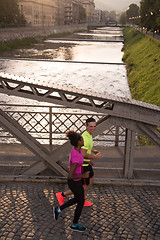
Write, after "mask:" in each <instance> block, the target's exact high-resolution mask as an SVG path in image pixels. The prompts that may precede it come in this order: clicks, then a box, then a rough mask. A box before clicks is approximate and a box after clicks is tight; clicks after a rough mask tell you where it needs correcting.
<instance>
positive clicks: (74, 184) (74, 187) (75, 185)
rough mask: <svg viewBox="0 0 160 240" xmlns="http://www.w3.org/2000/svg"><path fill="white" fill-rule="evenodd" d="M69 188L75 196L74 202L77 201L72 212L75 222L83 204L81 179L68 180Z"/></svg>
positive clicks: (75, 222)
mask: <svg viewBox="0 0 160 240" xmlns="http://www.w3.org/2000/svg"><path fill="white" fill-rule="evenodd" d="M68 185H69V188H70V189H71V191H72V192H73V194H74V196H75V202H76V203H77V207H76V209H75V213H74V219H73V223H74V224H77V223H78V220H79V218H80V216H81V212H82V208H83V205H84V188H83V185H82V181H81V180H80V181H69V182H68Z"/></svg>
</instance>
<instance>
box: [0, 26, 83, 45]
mask: <svg viewBox="0 0 160 240" xmlns="http://www.w3.org/2000/svg"><path fill="white" fill-rule="evenodd" d="M82 30H83V31H84V30H87V24H78V25H63V26H54V27H45V26H42V27H22V28H1V29H0V42H5V41H9V40H13V39H23V38H26V37H37V36H47V35H50V34H53V33H62V32H70V33H72V32H74V31H82Z"/></svg>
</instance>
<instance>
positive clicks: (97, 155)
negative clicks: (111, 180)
mask: <svg viewBox="0 0 160 240" xmlns="http://www.w3.org/2000/svg"><path fill="white" fill-rule="evenodd" d="M81 151H82V155H83V157H84V158H86V159H90V162H88V161H86V162H85V161H84V163H88V164H90V165H94V162H93V161H92V159H100V158H101V157H102V155H101V153H100V152H97V153H93V154H88V153H87V149H83V148H81Z"/></svg>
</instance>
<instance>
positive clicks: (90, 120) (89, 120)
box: [86, 117, 96, 126]
mask: <svg viewBox="0 0 160 240" xmlns="http://www.w3.org/2000/svg"><path fill="white" fill-rule="evenodd" d="M95 121H96V120H95V119H94V118H92V117H91V118H88V119H87V120H86V125H87V126H88V123H90V122H95Z"/></svg>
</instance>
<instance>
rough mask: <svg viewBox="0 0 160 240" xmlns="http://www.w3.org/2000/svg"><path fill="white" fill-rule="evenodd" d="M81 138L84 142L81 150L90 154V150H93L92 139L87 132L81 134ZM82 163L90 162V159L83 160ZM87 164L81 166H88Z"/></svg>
mask: <svg viewBox="0 0 160 240" xmlns="http://www.w3.org/2000/svg"><path fill="white" fill-rule="evenodd" d="M82 137H83V140H84V146H83V147H82V148H83V149H86V150H87V153H88V154H91V150H92V148H93V138H92V135H90V134H89V133H88V132H87V131H85V132H83V133H82ZM83 161H86V162H90V159H83ZM88 165H89V164H83V165H82V166H88Z"/></svg>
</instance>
